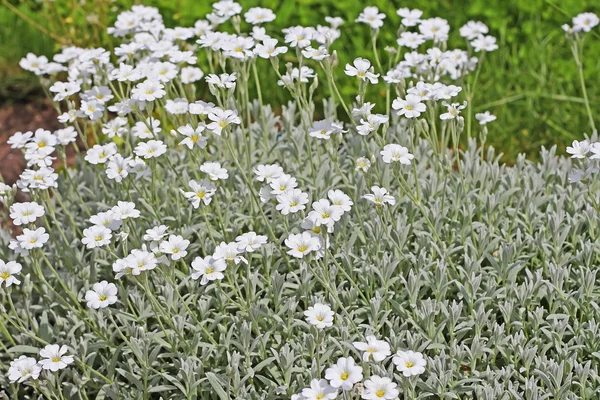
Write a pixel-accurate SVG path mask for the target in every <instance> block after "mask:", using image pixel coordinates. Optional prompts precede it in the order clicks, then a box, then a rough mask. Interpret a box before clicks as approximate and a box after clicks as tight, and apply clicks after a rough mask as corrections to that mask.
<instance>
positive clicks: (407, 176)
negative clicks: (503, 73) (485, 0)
mask: <svg viewBox="0 0 600 400" xmlns="http://www.w3.org/2000/svg"><path fill="white" fill-rule="evenodd" d="M397 14H398V15H399V16H400V17H401V21H402V22H401V25H400V26H391V23H389V22H388V21H389V19H387V15H386V14H385V13H384V12H382V11H380V10H379V9H378V8H376V7H372V6H368V7H366V8H365V9H364V10H363V11H362V12H361V13H360V14H359V15H356V16H354V17H356V20H355V22H356V24H355V25H356V26H354V27H352V26H348V27H347V29H348V30H350V29H355V30H356V34H364V35H370V39H371V41H372V47H373V53H372V55H367V56H365V55H364V54H365V52H361V54H362V55H363V56H362V57H357V54H349V55H348V58H347V60H349V61H350V62H348V63H347V64H346V63H342V65H338V64H339V58H338V51H341V49H340V46H339V45H338V43H337V42H336V41H337V39H338V38H340V37H341V35H342V30H341V29H340V27H341V26H342V25H343V24H345V23H346V21H344V20H343V19H342V18H340V17H336V16H327V17H325V18H324V21H323V22H321V21H316V22H315V24H314V25H315V26H289V27H287V28H285V29H283V30H275V29H273V27H272V24H270V22H271V21H273V20H274V19H276V18H277V16H276V15H275V12H274V11H273V10H270V9H267V8H260V7H254V8H250V9H248V10H244V9H243V7H242V5H241V4H238V3H237V2H235V1H233V0H220V1H217V2H215V3H214V4H213V5H212V10H211V12H210V13H209V14H208V15H206V18H205V19H202V20H199V21H197V22H196V23H195V24H194V25H193V26H188V27H167V26H166V25H165V23H164V21H163V18H162V16H161V15H160V13H159V12H158V10H157V9H155V8H152V7H146V6H139V5H136V6H134V7H132V9H131V10H128V11H125V12H122V13H121V14H119V15H118V16H117V17H116V20H115V23H114V26H112V27H110V28H109V29H108V33H109V34H110V35H112V37H113V39H114V41H115V45H114V47H111V50H107V49H103V48H86V49H84V48H78V47H66V48H63V49H62V50H61V52H60V53H58V54H56V55H55V56H54V57H53V59H52V61H49V60H48V59H47V58H46V57H38V56H35V55H28V56H27V57H26V58H24V59H23V60H22V62H21V66H22V67H23V68H24V69H26V70H29V71H31V72H33V73H35V74H36V75H39V76H40V78H41V79H40V82H41V84H42V85H44V87H45V88H46V89H47V91H48V93H49V94H50V97H51V98H52V101H53V102H54V103H53V104H54V106H55V107H56V109H57V110H59V114H60V115H59V117H58V120H59V122H60V123H62V124H63V125H64V127H63V128H62V129H59V130H57V131H55V132H49V131H46V130H43V129H39V130H36V131H35V132H25V133H23V132H17V133H15V134H14V135H13V136H12V137H11V138H10V140H9V144H10V145H11V146H12V147H13V148H16V149H20V150H21V152H22V155H23V158H24V160H25V161H26V164H27V168H26V169H25V171H23V173H22V174H21V176H20V177H19V179H18V181H17V183H16V184H15V185H14V186H9V185H7V184H4V183H0V202H2V204H3V207H2V208H1V209H0V212H1V213H3V214H2V217H3V221H4V220H6V221H10V222H11V225H12V228H14V229H15V231H16V234H15V235H14V237H12V236H11V235H10V234H9V233H8V232H5V231H0V257H1V259H0V290H2V296H1V298H2V307H0V309H2V313H0V326H1V327H2V329H0V335H2V337H3V338H5V343H4V345H3V346H4V348H5V349H6V350H7V351H6V352H2V353H0V360H2V363H0V365H2V366H3V367H0V369H1V370H2V374H1V375H0V385H1V386H2V387H3V388H4V387H8V388H9V389H7V390H8V391H9V396H11V395H12V396H13V397H18V396H21V395H22V394H23V393H25V394H23V395H24V396H29V397H35V396H37V397H39V396H40V395H42V396H46V397H48V398H59V399H60V398H67V397H77V398H96V397H98V398H110V399H120V398H124V397H131V396H136V397H139V398H143V399H149V398H153V397H154V396H159V397H164V398H214V397H215V396H218V397H219V398H230V397H231V398H244V399H246V398H248V399H255V398H256V399H259V398H291V399H296V400H308V399H311V400H312V399H315V400H316V399H334V398H354V399H356V398H362V399H396V398H399V397H400V396H402V397H404V398H459V397H469V398H471V397H472V398H478V399H485V400H488V399H489V400H491V399H498V398H502V396H506V393H509V394H510V396H512V397H515V398H545V397H548V396H555V397H558V398H566V399H570V398H580V397H581V398H592V397H593V396H594V393H597V391H598V388H599V387H600V379H599V378H598V377H599V376H600V373H599V372H598V367H597V366H596V365H595V364H593V359H594V357H595V354H596V353H597V352H596V348H597V347H598V346H597V333H598V323H597V321H598V320H600V315H599V314H598V307H596V306H595V304H596V303H597V288H596V287H595V282H596V281H597V279H596V272H595V269H594V266H595V265H597V263H598V256H597V254H598V252H597V246H596V245H595V243H596V236H597V232H599V231H600V227H599V226H598V221H597V218H595V213H596V212H597V211H598V209H599V207H598V206H597V204H600V201H598V200H597V199H596V197H595V195H594V193H595V192H594V190H595V189H597V187H598V185H597V182H596V181H595V180H594V176H592V174H591V172H593V171H595V168H596V164H595V163H596V161H595V160H596V155H598V154H600V147H599V146H598V144H597V143H596V139H595V136H593V138H592V139H589V140H586V141H582V142H577V141H576V142H574V143H573V145H572V146H571V147H569V149H568V153H569V154H571V155H572V156H573V158H575V159H576V162H578V163H581V171H578V172H576V174H575V177H572V178H571V181H576V180H583V179H585V180H586V183H587V185H585V186H584V185H576V186H573V187H570V188H569V190H566V189H565V186H568V181H569V179H568V171H569V167H570V162H571V161H570V160H567V159H564V158H561V157H557V156H556V154H555V149H551V150H543V153H542V160H543V161H542V162H541V163H539V164H534V163H531V162H527V161H525V160H524V159H520V160H519V161H518V162H517V163H516V164H515V165H514V166H502V165H499V162H498V158H497V157H496V155H495V153H494V150H493V149H491V148H486V149H485V150H484V148H483V145H484V143H485V138H486V136H487V134H488V129H492V130H493V129H494V128H493V127H494V124H493V121H494V120H495V119H496V117H495V116H494V115H493V114H492V113H491V112H490V111H483V110H479V109H477V108H474V107H473V106H472V105H471V104H469V103H467V101H468V100H470V99H472V98H473V94H474V93H473V90H474V88H476V87H477V85H476V82H477V79H478V76H479V74H478V73H472V72H475V71H478V68H481V66H482V64H483V62H484V61H485V58H486V56H485V54H487V53H488V52H491V51H494V50H496V49H497V44H496V40H495V38H494V37H493V36H490V29H489V28H488V27H487V26H486V25H485V24H483V23H482V22H477V21H470V22H468V23H467V24H466V25H464V26H463V27H461V28H459V29H458V31H457V32H456V35H457V36H458V35H460V37H462V38H464V40H466V44H465V48H464V49H450V48H449V47H448V42H449V40H450V37H451V36H452V35H454V32H453V31H452V30H451V28H450V26H449V24H448V22H447V21H446V20H444V19H442V18H439V17H434V16H431V17H429V18H428V17H427V16H425V15H424V13H423V12H422V11H420V10H415V9H407V8H401V9H399V10H397ZM576 20H577V21H576V22H575V21H574V24H575V25H574V26H575V28H573V32H575V31H576V32H577V35H579V33H581V32H587V31H589V29H591V28H592V27H593V26H594V25H595V24H597V22H595V20H594V19H593V18H592V17H591V16H590V15H587V14H585V15H583V16H579V17H577V18H576ZM348 25H350V24H348ZM365 27H367V28H366V29H365ZM383 29H393V30H394V31H395V32H397V37H396V36H394V37H393V39H392V40H391V41H390V43H386V44H387V47H386V48H385V50H384V51H381V50H380V49H379V48H378V45H379V46H380V45H381V42H382V41H384V40H383V35H382V37H379V33H380V32H381V31H382V30H383ZM557 29H558V28H557ZM344 32H346V29H344ZM460 37H459V38H458V39H459V40H462V39H460ZM578 37H579V36H578ZM573 43H575V44H573V45H574V46H580V44H581V43H580V42H579V41H573ZM576 49H577V50H580V47H576ZM576 54H579V53H576ZM283 60H285V62H286V65H285V66H284V65H283V62H282V61H283ZM382 60H383V61H384V62H383V63H382ZM386 61H387V63H386ZM384 66H385V68H384ZM269 74H271V77H272V78H273V79H271V80H267V78H266V77H267V76H269ZM343 74H345V75H346V76H350V77H351V79H350V80H349V82H350V85H351V87H349V88H345V89H346V90H354V92H355V93H354V94H353V96H352V98H346V96H344V95H342V93H341V92H340V90H339V87H338V82H337V79H338V78H339V76H340V75H343ZM276 81H277V84H276ZM272 91H278V92H280V93H278V95H280V97H284V98H285V99H286V100H285V102H284V103H283V104H275V103H274V99H275V97H276V96H275V95H274V94H273V93H272ZM344 93H346V91H344ZM373 93H377V95H373ZM348 97H350V96H348ZM378 99H380V100H378ZM475 110H477V111H481V112H478V113H475ZM473 121H475V123H474V124H473V123H472V122H473ZM477 122H478V123H477ZM591 123H592V125H593V118H592V119H591ZM473 125H476V126H473ZM478 131H479V132H478ZM477 133H479V136H477ZM476 139H479V140H476ZM69 147H73V148H74V150H75V151H76V152H81V153H82V154H79V155H78V156H77V162H76V165H75V166H70V165H68V164H67V163H66V157H65V155H66V151H67V149H68V148H69ZM599 157H600V156H599ZM57 159H60V161H62V162H63V165H62V166H61V167H60V168H58V167H56V161H57ZM55 167H56V170H54V168H55ZM589 168H592V169H591V170H590V171H589V173H588V169H589ZM582 171H585V172H582ZM577 174H579V175H581V176H580V177H578V175H577ZM17 191H20V192H21V193H20V196H19V197H18V198H20V199H24V200H22V201H16V199H17V196H16V192H17ZM591 205H594V206H593V207H592V206H591ZM565 221H567V222H568V223H565ZM49 341H51V342H54V343H61V345H51V344H50V345H49V344H48V342H49ZM63 343H64V344H63ZM42 346H46V347H45V348H43V349H42V350H40V351H39V356H40V358H41V360H39V361H38V360H37V359H36V358H34V357H29V356H28V355H27V354H25V355H21V354H18V353H28V352H29V353H35V351H37V349H38V348H39V347H42ZM393 351H395V352H396V353H393ZM15 353H17V354H15ZM71 354H73V355H71ZM14 357H19V358H17V359H15V360H13V358H14ZM11 360H12V362H11ZM71 364H72V367H71V368H65V367H66V366H67V365H71ZM4 365H5V366H6V367H4ZM44 369H46V370H49V371H50V372H57V371H58V370H61V373H60V374H51V373H50V372H49V373H48V374H47V376H46V375H44V376H42V374H46V373H44V372H43V370H44ZM40 377H42V378H44V379H38V378H40ZM45 378H47V379H45ZM33 381H35V382H33ZM132 393H135V395H134V394H132Z"/></svg>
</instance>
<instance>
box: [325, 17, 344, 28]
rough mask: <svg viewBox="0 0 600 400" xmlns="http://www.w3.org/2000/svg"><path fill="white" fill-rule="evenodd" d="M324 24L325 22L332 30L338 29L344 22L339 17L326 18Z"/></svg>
mask: <svg viewBox="0 0 600 400" xmlns="http://www.w3.org/2000/svg"><path fill="white" fill-rule="evenodd" d="M325 22H327V23H328V24H329V25H331V27H332V28H334V29H335V28H339V27H340V26H342V25H343V24H344V20H343V19H342V18H340V17H330V16H326V17H325Z"/></svg>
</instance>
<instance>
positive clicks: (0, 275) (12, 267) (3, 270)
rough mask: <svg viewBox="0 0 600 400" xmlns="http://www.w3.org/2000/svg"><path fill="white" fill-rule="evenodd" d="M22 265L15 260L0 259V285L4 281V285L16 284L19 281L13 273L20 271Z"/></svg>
mask: <svg viewBox="0 0 600 400" xmlns="http://www.w3.org/2000/svg"><path fill="white" fill-rule="evenodd" d="M22 268H23V267H22V266H21V264H19V263H18V262H16V261H9V262H6V263H5V262H4V261H3V260H0V286H1V285H2V283H4V286H5V287H9V286H10V285H13V284H14V285H18V284H20V283H21V281H20V280H18V279H17V278H15V277H14V276H13V275H16V274H18V273H20V272H21V269H22Z"/></svg>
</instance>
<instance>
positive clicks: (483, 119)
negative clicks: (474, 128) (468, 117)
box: [475, 111, 496, 125]
mask: <svg viewBox="0 0 600 400" xmlns="http://www.w3.org/2000/svg"><path fill="white" fill-rule="evenodd" d="M475 119H476V120H477V121H479V124H480V125H485V124H487V123H488V122H492V121H495V120H496V116H495V115H492V114H490V112H489V111H486V112H483V113H477V114H475Z"/></svg>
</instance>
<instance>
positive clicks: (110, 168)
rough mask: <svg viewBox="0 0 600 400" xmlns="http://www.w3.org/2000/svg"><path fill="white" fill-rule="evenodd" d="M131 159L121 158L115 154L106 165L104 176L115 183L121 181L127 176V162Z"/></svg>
mask: <svg viewBox="0 0 600 400" xmlns="http://www.w3.org/2000/svg"><path fill="white" fill-rule="evenodd" d="M131 160H132V158H131V157H127V158H123V156H122V155H120V154H118V153H117V154H115V155H114V156H112V157H111V158H110V160H109V161H108V163H107V164H106V176H107V177H108V179H112V180H114V181H115V182H117V183H120V182H122V181H123V179H125V178H127V176H128V175H129V168H128V166H129V162H130V161H131Z"/></svg>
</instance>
